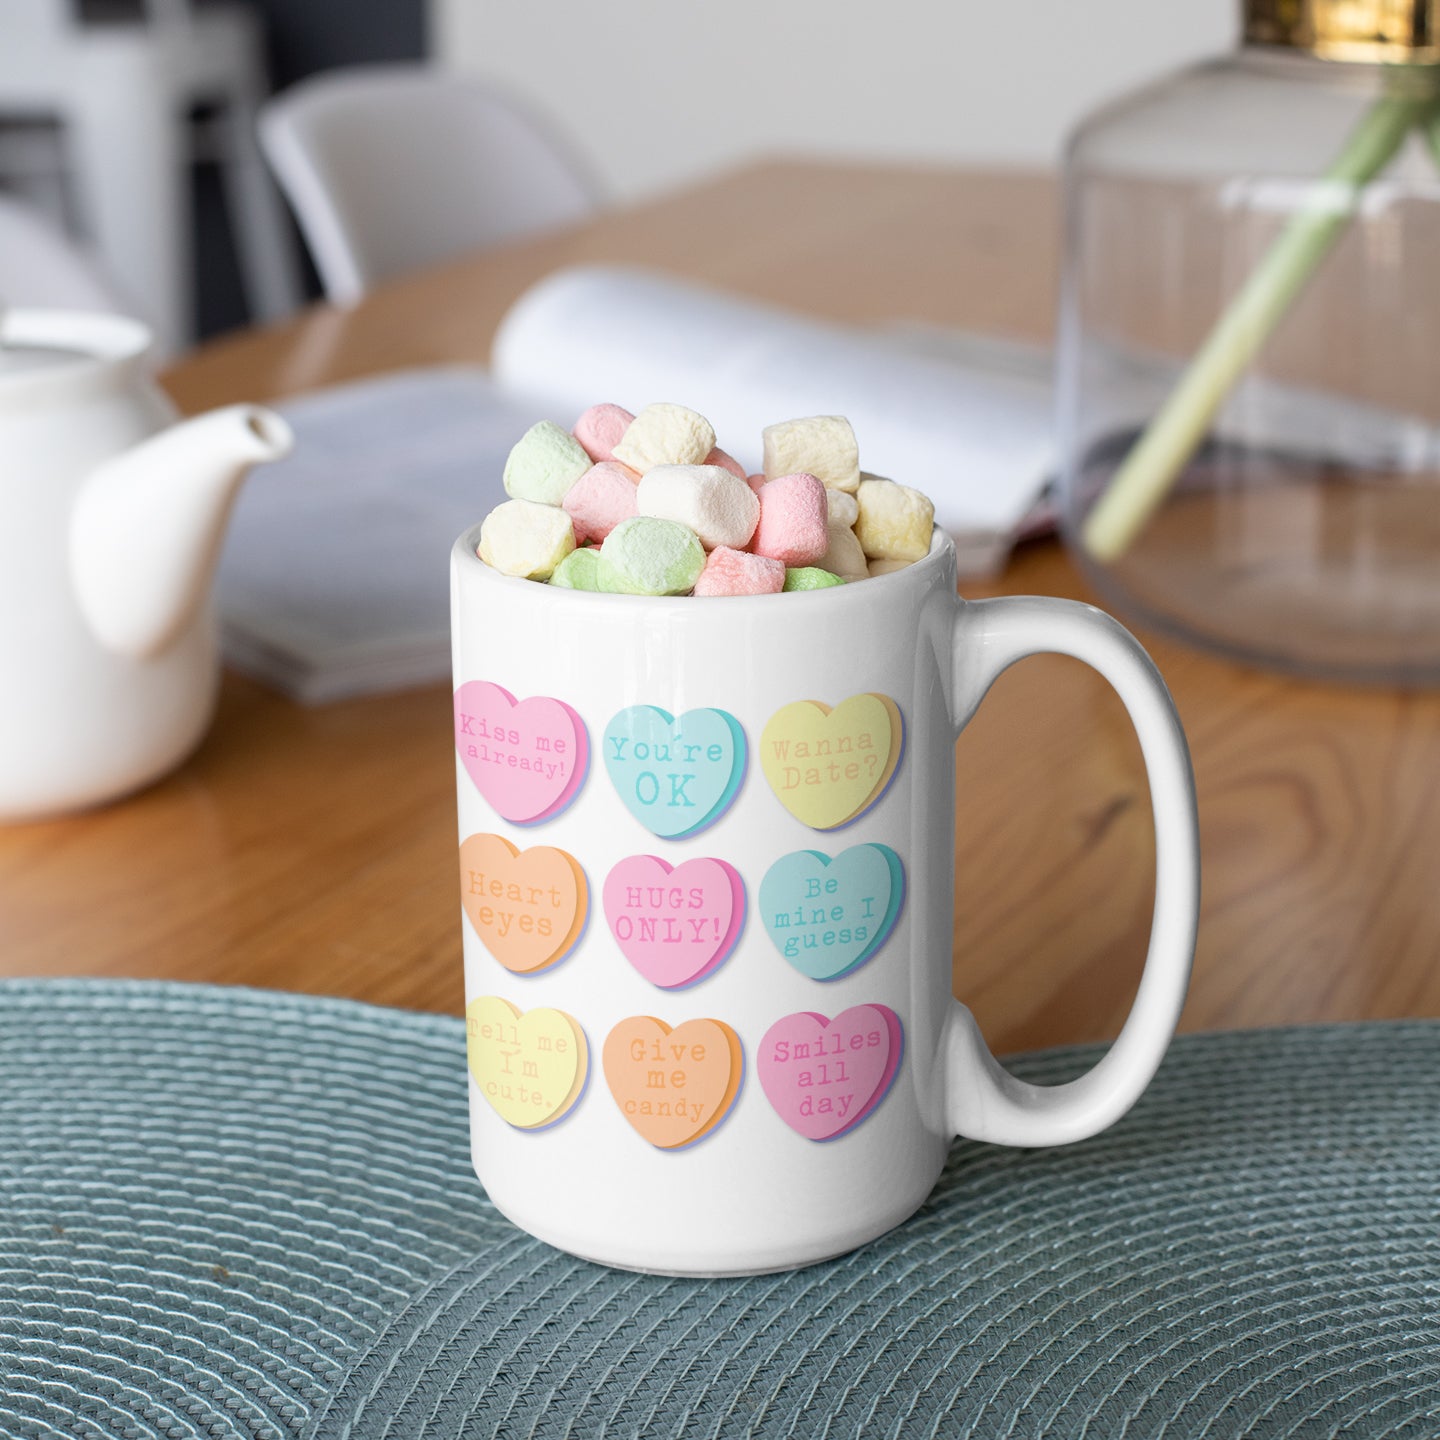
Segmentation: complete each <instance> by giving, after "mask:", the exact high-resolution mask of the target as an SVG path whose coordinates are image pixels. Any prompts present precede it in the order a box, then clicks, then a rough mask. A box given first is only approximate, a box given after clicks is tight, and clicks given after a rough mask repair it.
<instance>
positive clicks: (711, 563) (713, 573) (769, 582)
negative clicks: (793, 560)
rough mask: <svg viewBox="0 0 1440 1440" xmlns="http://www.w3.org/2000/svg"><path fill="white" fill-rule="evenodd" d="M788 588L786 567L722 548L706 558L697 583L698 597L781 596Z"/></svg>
mask: <svg viewBox="0 0 1440 1440" xmlns="http://www.w3.org/2000/svg"><path fill="white" fill-rule="evenodd" d="M784 588H785V567H784V566H783V565H782V564H781V563H780V562H779V561H778V560H770V559H767V558H766V557H765V556H764V555H752V554H750V553H749V551H747V550H732V549H731V548H730V547H729V546H728V545H719V546H717V547H716V548H715V549H714V550H712V551H711V552H710V554H709V555H708V556H706V558H705V568H704V569H703V570H702V571H701V572H700V578H699V579H698V580H697V581H696V582H695V593H696V594H697V595H778V594H779V593H780V592H781V591H782V590H783V589H784Z"/></svg>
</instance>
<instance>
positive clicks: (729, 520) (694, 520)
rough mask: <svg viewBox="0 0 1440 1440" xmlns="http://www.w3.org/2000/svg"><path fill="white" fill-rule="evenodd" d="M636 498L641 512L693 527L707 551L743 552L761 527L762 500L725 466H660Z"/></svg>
mask: <svg viewBox="0 0 1440 1440" xmlns="http://www.w3.org/2000/svg"><path fill="white" fill-rule="evenodd" d="M705 453H706V454H707V455H708V454H709V453H710V452H709V451H708V450H707V451H706V452H705ZM635 498H636V501H637V503H638V505H639V508H640V514H642V515H649V516H651V517H652V518H654V519H657V520H674V521H677V522H678V523H679V524H681V525H686V526H688V527H689V528H690V529H691V530H693V531H694V532H695V533H696V534H697V535H698V536H699V537H700V543H701V544H702V545H703V546H704V547H705V548H706V549H707V550H714V549H715V548H716V546H719V545H726V546H729V548H730V549H732V550H741V549H743V548H744V547H745V546H746V545H747V544H749V542H750V537H751V536H752V535H753V534H754V533H755V527H756V525H758V524H759V523H760V498H759V496H757V495H756V494H755V492H754V491H753V490H752V489H751V488H750V487H749V485H747V484H746V483H745V481H743V480H741V479H738V478H737V477H736V476H735V475H733V474H731V472H730V471H729V470H727V469H725V467H724V466H723V465H656V466H654V467H653V468H651V469H650V470H647V471H646V472H645V475H644V476H643V477H642V478H641V481H640V485H639V487H638V489H637V490H636V495H635Z"/></svg>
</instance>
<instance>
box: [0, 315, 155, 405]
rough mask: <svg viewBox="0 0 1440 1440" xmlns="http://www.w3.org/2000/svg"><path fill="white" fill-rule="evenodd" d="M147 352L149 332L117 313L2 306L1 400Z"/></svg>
mask: <svg viewBox="0 0 1440 1440" xmlns="http://www.w3.org/2000/svg"><path fill="white" fill-rule="evenodd" d="M149 348H150V332H149V331H148V330H147V329H146V328H145V327H144V326H143V325H141V324H140V323H139V322H138V321H136V320H129V319H126V318H125V317H124V316H121V315H102V314H91V313H89V312H87V311H81V310H6V309H3V308H0V401H6V400H9V399H11V398H12V397H13V398H18V394H19V391H21V390H22V389H23V390H24V391H26V392H27V394H28V393H29V391H30V390H31V387H32V385H33V384H35V383H40V384H44V385H47V386H49V385H53V384H56V383H59V384H62V385H63V384H68V383H69V382H71V381H72V380H78V379H80V378H81V377H82V376H84V375H91V374H94V373H95V372H96V371H97V370H103V369H106V368H109V367H111V366H114V365H118V364H123V363H125V362H127V361H133V360H138V359H139V358H140V357H141V356H142V355H144V354H145V352H146V351H147V350H148V349H149Z"/></svg>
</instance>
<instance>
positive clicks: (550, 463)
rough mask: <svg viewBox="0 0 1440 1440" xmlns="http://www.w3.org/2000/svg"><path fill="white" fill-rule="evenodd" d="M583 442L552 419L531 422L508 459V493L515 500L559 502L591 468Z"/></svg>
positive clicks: (539, 502)
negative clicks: (533, 423)
mask: <svg viewBox="0 0 1440 1440" xmlns="http://www.w3.org/2000/svg"><path fill="white" fill-rule="evenodd" d="M590 465H591V460H590V457H589V456H588V455H587V454H586V453H585V450H584V448H583V447H582V446H581V444H580V442H579V441H578V440H577V439H576V438H575V437H574V436H573V435H570V434H568V433H567V432H566V431H564V430H562V429H561V428H560V427H559V426H558V425H556V424H554V423H553V422H551V421H549V420H542V421H540V423H539V424H538V425H532V426H531V427H530V428H529V429H528V430H527V431H526V432H525V433H524V434H523V435H522V436H521V437H520V438H519V440H517V441H516V442H515V446H514V448H513V449H512V450H511V451H510V455H509V458H508V459H507V460H506V461H505V477H504V478H505V493H506V494H507V495H509V496H510V498H511V499H512V500H533V501H534V502H535V503H536V504H537V505H558V504H559V503H560V502H561V501H562V500H563V499H564V498H565V492H566V491H567V490H569V488H570V487H571V486H572V485H573V484H574V483H575V482H576V481H577V480H578V479H579V478H580V477H581V476H582V475H583V474H584V473H585V472H586V471H587V470H588V469H589V468H590Z"/></svg>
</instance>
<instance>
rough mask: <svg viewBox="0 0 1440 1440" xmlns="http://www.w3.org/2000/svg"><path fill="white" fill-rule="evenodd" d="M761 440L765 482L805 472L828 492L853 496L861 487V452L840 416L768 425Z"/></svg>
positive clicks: (853, 435) (814, 417) (817, 416)
mask: <svg viewBox="0 0 1440 1440" xmlns="http://www.w3.org/2000/svg"><path fill="white" fill-rule="evenodd" d="M763 439H764V445H765V478H766V479H767V480H774V479H776V478H777V477H778V476H781V475H793V474H795V472H796V471H797V470H805V471H808V472H809V473H810V474H811V475H813V476H815V478H816V479H817V480H820V481H823V482H824V484H825V486H826V488H827V489H832V490H844V491H846V492H848V493H849V494H852V495H853V494H854V493H855V487H856V486H857V485H859V483H860V449H859V446H857V445H856V443H855V432H854V430H852V429H851V428H850V422H849V421H848V420H847V419H846V418H845V417H844V416H843V415H811V416H810V417H809V418H808V419H804V420H786V421H784V422H783V423H782V424H780V425H767V426H766V427H765V430H764V433H763Z"/></svg>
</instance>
